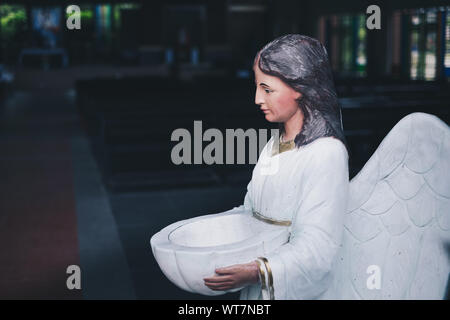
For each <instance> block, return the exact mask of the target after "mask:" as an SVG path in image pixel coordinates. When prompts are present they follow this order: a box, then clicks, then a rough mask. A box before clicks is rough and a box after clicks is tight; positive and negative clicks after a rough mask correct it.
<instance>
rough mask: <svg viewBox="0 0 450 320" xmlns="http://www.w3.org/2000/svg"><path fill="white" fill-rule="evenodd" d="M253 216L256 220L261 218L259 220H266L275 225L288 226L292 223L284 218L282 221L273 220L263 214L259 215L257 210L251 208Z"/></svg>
mask: <svg viewBox="0 0 450 320" xmlns="http://www.w3.org/2000/svg"><path fill="white" fill-rule="evenodd" d="M253 216H254V217H255V218H256V219H258V220H261V221H264V222H267V223H270V224H275V225H277V226H286V227H289V226H290V225H291V224H292V222H291V221H288V220H284V221H283V220H274V219H271V218H267V217H264V216H263V215H261V214H260V213H259V212H257V211H255V210H253Z"/></svg>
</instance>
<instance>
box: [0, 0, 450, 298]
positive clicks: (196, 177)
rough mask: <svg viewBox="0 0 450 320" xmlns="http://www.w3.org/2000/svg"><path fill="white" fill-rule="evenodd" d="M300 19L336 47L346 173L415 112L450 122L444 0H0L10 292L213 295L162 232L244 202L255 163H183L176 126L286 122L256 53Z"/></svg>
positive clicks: (5, 275) (1, 292) (0, 227)
mask: <svg viewBox="0 0 450 320" xmlns="http://www.w3.org/2000/svg"><path fill="white" fill-rule="evenodd" d="M71 4H76V5H78V6H79V7H80V9H81V29H79V30H77V29H74V30H69V29H68V28H67V27H66V20H67V18H68V16H69V14H67V13H66V7H67V6H68V5H71ZM372 4H377V5H378V6H379V7H380V9H381V29H380V30H368V29H367V28H366V19H367V17H368V16H369V15H366V8H367V7H368V6H369V5H372ZM287 33H300V34H305V35H309V36H312V37H315V38H317V39H319V40H320V41H321V42H322V43H323V44H324V45H325V46H326V48H327V50H328V53H329V58H330V62H331V65H332V68H333V74H334V79H335V84H336V89H337V93H338V96H339V98H340V102H341V106H342V114H343V125H344V129H345V134H346V137H347V140H348V145H349V152H350V174H351V177H353V176H354V175H356V174H357V173H358V172H359V170H360V169H361V168H362V166H363V165H364V164H365V162H366V161H367V160H368V159H369V157H370V156H371V154H372V153H373V152H374V151H375V150H376V148H377V146H378V145H379V143H380V142H381V140H382V139H383V138H384V137H385V135H386V134H387V133H388V132H389V130H390V129H391V128H392V127H393V126H394V125H395V124H396V123H397V122H398V121H399V120H400V119H401V118H402V117H404V116H405V115H407V114H409V113H412V112H417V111H420V112H426V113H430V114H434V115H436V116H438V117H439V118H440V119H442V120H443V121H445V122H446V123H447V124H448V121H449V111H450V105H449V97H450V90H449V77H450V2H449V1H431V0H407V1H406V0H405V1H350V0H341V1H329V0H314V1H313V0H299V1H294V0H281V1H264V0H259V1H258V0H215V1H206V0H203V1H200V0H198V1H143V0H142V1H130V2H124V1H82V0H79V1H77V2H76V3H72V2H70V3H69V2H67V1H56V0H55V1H43V0H34V1H31V0H30V1H25V0H24V1H1V2H0V177H1V178H0V181H1V183H0V188H1V190H0V191H1V192H0V298H7V299H9V298H61V299H65V298H69V299H70V298H81V297H83V298H87V299H89V298H97V299H106V298H124V299H134V298H138V299H172V298H179V299H185V298H190V299H206V298H208V297H203V296H199V295H194V294H189V293H187V292H184V291H182V290H180V289H178V288H176V287H175V286H174V285H173V284H172V283H171V282H169V281H168V280H167V279H166V278H165V277H164V276H163V274H162V273H161V271H160V270H159V268H158V266H157V265H156V262H155V261H154V259H153V256H152V253H151V250H150V244H149V239H150V237H151V235H153V234H154V233H155V232H157V231H159V230H160V229H161V228H163V227H165V226H166V225H168V224H170V223H172V222H175V221H178V220H181V219H187V218H190V217H194V216H198V215H201V214H208V213H215V212H221V211H225V210H228V209H231V208H233V207H234V206H238V205H240V204H242V202H243V199H244V196H245V192H246V187H247V184H248V182H249V181H250V178H251V172H252V168H253V165H252V164H245V165H243V164H235V165H219V164H214V165H206V164H196V165H178V166H177V165H174V164H173V163H172V162H171V159H170V154H171V150H172V148H173V146H174V145H175V144H176V142H172V141H171V140H170V137H171V133H172V132H173V130H175V129H176V128H186V129H188V130H189V131H190V132H191V133H193V125H194V120H201V121H202V128H203V132H204V131H205V130H207V129H208V128H218V129H221V130H223V132H224V130H225V128H230V129H237V128H243V129H248V128H254V129H264V128H266V129H270V128H276V125H274V124H270V123H268V122H267V121H266V120H265V119H264V116H263V114H262V113H261V112H260V111H259V108H258V107H257V106H256V105H255V104H254V91H255V88H254V82H253V74H252V62H253V58H254V56H255V54H256V52H257V50H259V49H260V48H261V47H262V46H263V45H264V44H266V43H267V42H269V41H271V40H273V39H274V38H275V37H277V36H280V35H283V34H287ZM207 144H208V143H203V146H206V145H207ZM71 264H76V265H79V266H80V267H81V272H82V289H81V290H68V289H67V288H66V278H67V277H68V275H67V274H66V268H67V266H68V265H71ZM224 297H227V298H236V297H237V294H230V295H227V296H222V297H221V298H224Z"/></svg>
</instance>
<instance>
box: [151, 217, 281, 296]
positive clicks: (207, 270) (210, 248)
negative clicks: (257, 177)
mask: <svg viewBox="0 0 450 320" xmlns="http://www.w3.org/2000/svg"><path fill="white" fill-rule="evenodd" d="M288 240H289V230H288V227H284V226H278V225H273V224H269V223H267V222H263V221H260V220H258V219H256V218H255V217H253V215H252V213H251V212H249V211H244V210H242V209H241V208H234V209H232V210H229V211H225V212H222V213H218V214H209V215H204V216H200V217H196V218H192V219H188V220H183V221H179V222H176V223H173V224H171V225H169V226H168V227H166V228H164V229H162V230H161V231H160V232H158V233H156V234H155V235H154V236H153V237H152V238H151V240H150V244H151V247H152V251H153V255H154V256H155V259H156V261H157V262H158V265H159V267H160V268H161V270H162V271H163V273H164V274H165V275H166V277H167V278H168V279H169V280H170V281H172V282H173V283H174V284H175V285H177V286H178V287H180V288H181V289H184V290H186V291H189V292H194V293H199V294H204V295H220V294H224V293H225V291H214V290H211V289H209V288H208V287H206V286H205V285H204V281H203V278H205V277H209V276H213V275H214V274H215V272H214V270H215V269H216V268H218V267H226V266H230V265H234V264H239V263H247V262H251V261H253V260H254V259H255V258H257V257H259V256H264V255H266V254H268V253H269V252H271V251H273V250H274V249H276V248H278V247H280V246H281V245H283V244H285V243H286V242H287V241H288ZM240 289H241V288H239V289H235V290H232V291H237V290H240Z"/></svg>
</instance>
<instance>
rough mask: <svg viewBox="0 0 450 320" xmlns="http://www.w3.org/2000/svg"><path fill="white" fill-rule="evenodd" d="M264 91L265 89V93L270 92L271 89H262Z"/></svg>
mask: <svg viewBox="0 0 450 320" xmlns="http://www.w3.org/2000/svg"><path fill="white" fill-rule="evenodd" d="M264 91H265V92H266V93H271V92H272V91H271V90H269V89H264Z"/></svg>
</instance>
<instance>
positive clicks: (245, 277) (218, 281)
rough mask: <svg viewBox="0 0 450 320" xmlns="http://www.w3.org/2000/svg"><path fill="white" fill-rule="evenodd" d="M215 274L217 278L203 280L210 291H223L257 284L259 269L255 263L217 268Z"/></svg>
mask: <svg viewBox="0 0 450 320" xmlns="http://www.w3.org/2000/svg"><path fill="white" fill-rule="evenodd" d="M215 272H216V274H217V276H214V277H209V278H204V279H203V281H205V285H206V286H207V287H208V288H210V289H211V290H217V291H225V290H230V289H235V288H241V287H244V286H247V285H250V284H254V283H258V282H259V267H258V264H257V263H256V262H255V261H253V262H250V263H245V264H235V265H232V266H229V267H225V268H218V269H216V270H215Z"/></svg>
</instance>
